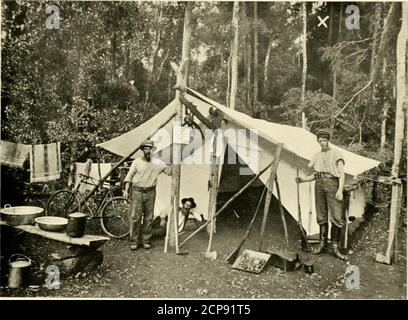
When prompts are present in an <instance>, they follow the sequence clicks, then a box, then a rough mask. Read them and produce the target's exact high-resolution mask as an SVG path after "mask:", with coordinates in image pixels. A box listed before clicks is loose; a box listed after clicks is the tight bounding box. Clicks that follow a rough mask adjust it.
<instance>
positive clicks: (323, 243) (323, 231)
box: [312, 223, 329, 254]
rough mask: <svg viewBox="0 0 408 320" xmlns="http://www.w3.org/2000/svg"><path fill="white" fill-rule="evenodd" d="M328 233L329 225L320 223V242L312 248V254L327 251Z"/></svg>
mask: <svg viewBox="0 0 408 320" xmlns="http://www.w3.org/2000/svg"><path fill="white" fill-rule="evenodd" d="M328 233H329V225H328V224H327V223H324V224H321V225H320V242H319V244H318V245H317V246H316V247H313V248H312V253H313V254H320V253H324V252H326V251H327V236H328Z"/></svg>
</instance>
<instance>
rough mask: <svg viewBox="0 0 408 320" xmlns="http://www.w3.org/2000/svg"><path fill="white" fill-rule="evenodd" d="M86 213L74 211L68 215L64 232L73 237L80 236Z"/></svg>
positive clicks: (82, 231) (83, 231) (83, 230)
mask: <svg viewBox="0 0 408 320" xmlns="http://www.w3.org/2000/svg"><path fill="white" fill-rule="evenodd" d="M85 225H86V214H84V213H82V212H74V213H71V214H69V215H68V225H67V228H66V233H67V235H69V236H70V237H73V238H81V237H82V236H83V235H84V233H85Z"/></svg>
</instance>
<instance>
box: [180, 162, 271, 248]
mask: <svg viewBox="0 0 408 320" xmlns="http://www.w3.org/2000/svg"><path fill="white" fill-rule="evenodd" d="M272 164H273V161H272V162H271V163H270V164H268V165H267V166H266V167H265V168H263V169H262V170H261V171H260V172H259V173H258V174H257V175H256V176H255V177H253V178H252V179H251V181H249V182H248V183H247V184H246V185H245V186H243V187H242V189H241V190H239V191H238V192H237V193H236V194H234V195H233V196H232V197H231V198H230V199H229V200H228V201H227V202H226V203H224V205H223V206H222V207H221V208H220V209H219V210H218V211H217V212H216V213H215V214H214V219H215V218H217V217H218V216H219V215H220V214H221V213H222V212H223V211H224V210H225V209H226V208H227V207H228V206H229V205H230V204H231V203H232V202H233V201H234V200H235V199H236V198H238V197H239V196H240V195H241V194H242V193H243V192H244V191H245V190H246V189H248V188H249V187H250V186H251V185H252V184H253V183H254V182H255V181H256V179H258V178H259V176H260V175H262V174H263V173H264V172H265V171H266V170H268V168H269V167H270V166H272ZM209 222H211V221H210V220H207V221H206V222H205V223H203V224H202V225H201V226H200V227H199V228H198V229H196V230H195V231H194V232H193V233H191V234H190V235H189V236H188V237H187V238H186V239H184V241H183V242H182V243H181V244H180V247H182V246H184V245H185V244H186V243H187V242H188V241H189V240H190V239H191V238H193V237H194V236H195V235H196V234H197V233H199V232H200V231H201V230H203V229H204V228H205V227H206V226H207V225H208V223H209Z"/></svg>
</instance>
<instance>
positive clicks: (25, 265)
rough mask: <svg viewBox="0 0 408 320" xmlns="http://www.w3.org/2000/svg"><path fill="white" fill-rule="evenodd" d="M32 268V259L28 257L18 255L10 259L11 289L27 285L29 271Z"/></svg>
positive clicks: (9, 283)
mask: <svg viewBox="0 0 408 320" xmlns="http://www.w3.org/2000/svg"><path fill="white" fill-rule="evenodd" d="M30 266H31V259H30V258H28V257H27V256H25V255H23V254H20V253H16V254H13V255H11V256H10V258H9V267H10V273H9V280H8V286H9V288H21V287H24V286H26V285H27V278H28V271H29V268H30Z"/></svg>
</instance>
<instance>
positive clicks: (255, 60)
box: [253, 1, 258, 112]
mask: <svg viewBox="0 0 408 320" xmlns="http://www.w3.org/2000/svg"><path fill="white" fill-rule="evenodd" d="M253 99H254V102H253V103H254V106H255V108H256V106H257V102H258V3H257V2H256V1H255V2H254V95H253ZM254 111H255V112H256V111H257V110H254Z"/></svg>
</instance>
